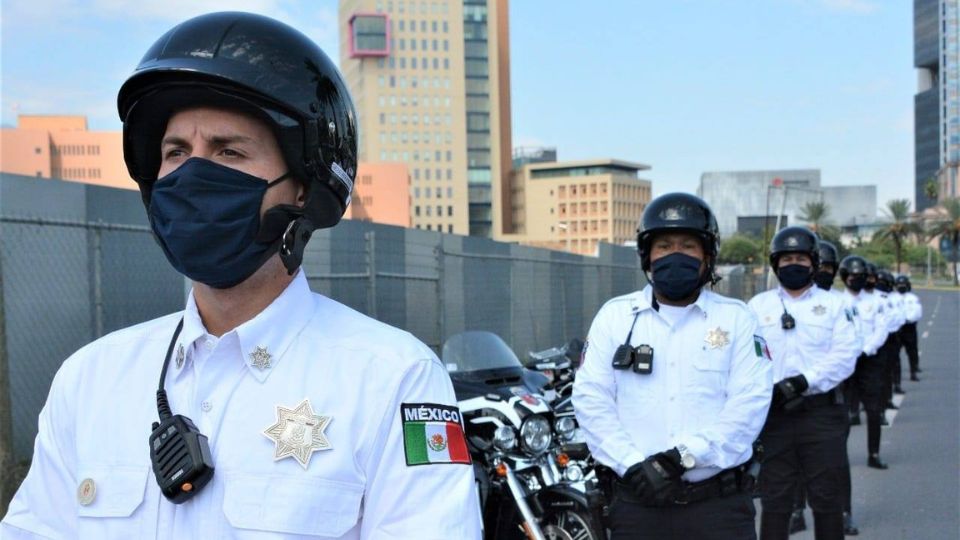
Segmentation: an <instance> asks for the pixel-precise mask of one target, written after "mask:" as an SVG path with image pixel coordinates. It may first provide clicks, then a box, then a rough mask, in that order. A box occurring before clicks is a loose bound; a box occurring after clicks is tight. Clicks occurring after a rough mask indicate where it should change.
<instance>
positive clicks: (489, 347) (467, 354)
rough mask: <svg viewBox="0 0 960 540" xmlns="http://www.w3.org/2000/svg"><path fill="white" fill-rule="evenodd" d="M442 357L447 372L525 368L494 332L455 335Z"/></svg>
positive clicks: (448, 340) (451, 337)
mask: <svg viewBox="0 0 960 540" xmlns="http://www.w3.org/2000/svg"><path fill="white" fill-rule="evenodd" d="M441 356H442V358H443V363H444V364H445V365H446V366H447V370H449V371H450V372H453V373H472V372H477V371H488V370H492V369H505V368H517V369H520V368H521V367H522V366H521V365H520V360H519V359H518V358H517V355H516V354H514V353H513V351H512V350H510V347H508V346H507V344H506V343H504V342H503V340H502V339H500V337H499V336H497V335H496V334H494V333H492V332H482V331H469V332H461V333H459V334H454V335H452V336H450V338H449V339H447V342H446V343H444V344H443V351H441Z"/></svg>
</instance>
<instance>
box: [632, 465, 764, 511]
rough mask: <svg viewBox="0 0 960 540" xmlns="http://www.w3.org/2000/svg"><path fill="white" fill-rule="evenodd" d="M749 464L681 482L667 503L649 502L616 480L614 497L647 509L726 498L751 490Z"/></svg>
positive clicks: (751, 476)
mask: <svg viewBox="0 0 960 540" xmlns="http://www.w3.org/2000/svg"><path fill="white" fill-rule="evenodd" d="M750 463H751V462H749V461H748V462H747V463H744V464H743V465H740V466H737V467H733V468H731V469H724V470H722V471H720V472H719V473H718V474H716V475H714V476H711V477H710V478H707V479H706V480H702V481H700V482H682V486H683V487H682V488H681V489H680V491H679V492H678V493H675V494H673V495H672V496H671V498H670V500H667V501H656V502H655V501H651V500H648V499H645V498H642V497H638V496H637V495H636V494H635V493H634V492H633V487H632V486H630V485H629V484H627V483H625V482H623V480H619V479H618V480H617V481H616V482H615V483H614V486H615V496H616V497H617V498H619V499H621V500H623V501H625V502H629V503H634V504H639V505H641V506H649V507H665V506H683V505H686V504H692V503H698V502H702V501H706V500H709V499H715V498H717V497H726V496H728V495H733V494H735V493H742V492H744V491H750V490H752V489H753V485H754V482H755V480H756V478H755V477H754V476H753V475H751V474H750V473H749V472H748V470H749V466H750Z"/></svg>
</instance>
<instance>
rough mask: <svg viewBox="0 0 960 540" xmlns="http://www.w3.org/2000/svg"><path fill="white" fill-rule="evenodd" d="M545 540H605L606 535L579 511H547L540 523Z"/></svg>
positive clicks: (590, 518) (597, 525)
mask: <svg viewBox="0 0 960 540" xmlns="http://www.w3.org/2000/svg"><path fill="white" fill-rule="evenodd" d="M540 528H541V530H543V536H544V537H545V538H546V539H547V540H605V539H606V538H607V535H606V533H605V532H604V531H603V528H602V527H601V526H600V524H599V523H594V520H593V518H592V517H591V516H589V515H587V514H586V513H583V512H581V511H579V510H549V511H547V513H546V514H545V515H544V516H543V519H541V521H540Z"/></svg>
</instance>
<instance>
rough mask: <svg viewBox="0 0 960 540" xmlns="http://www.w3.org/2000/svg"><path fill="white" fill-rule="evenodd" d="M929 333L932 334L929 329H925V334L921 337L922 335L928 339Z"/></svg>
mask: <svg viewBox="0 0 960 540" xmlns="http://www.w3.org/2000/svg"><path fill="white" fill-rule="evenodd" d="M929 335H930V331H929V330H924V331H923V336H921V337H922V338H923V339H927V336H929Z"/></svg>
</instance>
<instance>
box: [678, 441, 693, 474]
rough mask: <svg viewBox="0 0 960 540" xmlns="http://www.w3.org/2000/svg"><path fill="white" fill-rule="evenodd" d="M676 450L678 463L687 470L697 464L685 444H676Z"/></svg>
mask: <svg viewBox="0 0 960 540" xmlns="http://www.w3.org/2000/svg"><path fill="white" fill-rule="evenodd" d="M677 452H679V453H680V465H682V466H683V468H684V469H686V470H688V471H689V470H690V469H692V468H694V467H696V466H697V458H695V457H693V454H691V453H690V450H689V449H687V447H686V445H683V444H678V445H677Z"/></svg>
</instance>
